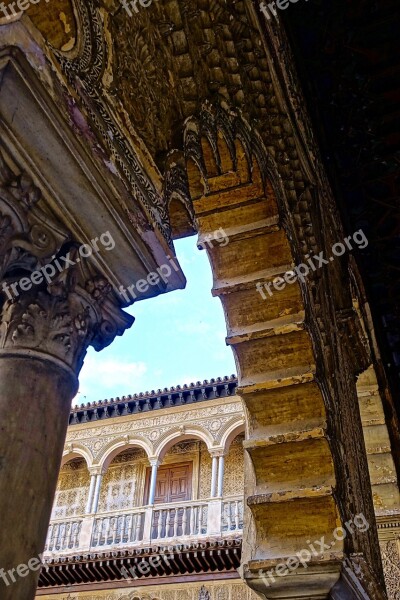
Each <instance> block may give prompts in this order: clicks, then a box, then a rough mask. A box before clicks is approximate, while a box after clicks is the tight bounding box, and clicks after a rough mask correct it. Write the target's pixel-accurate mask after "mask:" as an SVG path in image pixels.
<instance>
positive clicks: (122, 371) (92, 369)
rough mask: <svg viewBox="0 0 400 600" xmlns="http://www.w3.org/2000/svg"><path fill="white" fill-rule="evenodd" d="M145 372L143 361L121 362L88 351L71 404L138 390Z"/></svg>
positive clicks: (145, 366)
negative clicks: (76, 392)
mask: <svg viewBox="0 0 400 600" xmlns="http://www.w3.org/2000/svg"><path fill="white" fill-rule="evenodd" d="M146 373H147V365H146V364H145V363H144V362H123V361H122V360H118V359H113V358H102V357H101V355H100V354H97V355H95V356H94V355H92V354H90V353H89V355H88V356H87V357H86V360H85V363H84V365H83V368H82V371H81V374H80V377H79V381H80V386H79V392H78V394H77V395H76V396H75V398H74V401H73V404H76V403H78V404H81V403H85V402H93V401H94V400H102V399H104V398H109V397H115V396H118V395H119V396H121V395H124V394H125V395H126V394H131V393H133V392H137V391H138V390H139V391H140V390H141V388H142V383H141V382H142V380H143V377H144V375H145V374H146Z"/></svg>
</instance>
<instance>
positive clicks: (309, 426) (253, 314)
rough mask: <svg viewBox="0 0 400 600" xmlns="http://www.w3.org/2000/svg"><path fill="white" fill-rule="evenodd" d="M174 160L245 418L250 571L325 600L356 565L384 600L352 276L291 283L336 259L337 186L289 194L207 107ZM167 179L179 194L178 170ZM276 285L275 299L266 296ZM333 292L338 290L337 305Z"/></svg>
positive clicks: (257, 584)
mask: <svg viewBox="0 0 400 600" xmlns="http://www.w3.org/2000/svg"><path fill="white" fill-rule="evenodd" d="M177 156H178V153H177V152H174V163H173V164H174V168H175V169H176V168H177V165H179V164H180V166H181V172H180V176H179V178H178V180H179V185H180V189H182V179H183V175H182V173H186V182H187V188H188V190H189V195H190V199H191V201H192V202H193V208H194V212H195V216H196V223H197V227H198V231H199V241H198V245H199V247H205V248H206V250H207V254H208V256H209V260H210V263H211V267H212V272H213V278H214V286H213V294H214V295H215V296H218V297H219V298H220V299H221V302H222V305H223V307H224V312H225V316H226V321H227V329H228V338H227V342H228V343H229V345H231V347H232V349H233V352H234V354H235V359H236V362H237V365H238V371H239V372H238V375H239V385H240V393H241V396H242V398H243V400H244V403H245V406H246V409H247V414H248V423H247V440H246V442H245V448H246V450H247V462H248V466H249V468H248V469H245V473H246V484H245V497H246V498H247V506H248V508H247V518H246V519H245V527H246V532H245V535H244V539H245V540H247V539H250V540H252V541H251V544H248V543H247V542H246V541H245V543H244V560H243V567H242V574H243V576H244V577H245V579H246V581H247V582H248V583H249V585H250V586H251V587H253V589H255V590H256V591H258V592H261V593H264V594H266V597H268V590H271V591H273V593H274V594H278V596H279V597H282V598H284V597H290V594H291V593H292V591H293V590H296V597H299V598H309V597H310V595H311V594H317V595H319V597H325V596H326V595H328V594H329V592H330V590H331V589H332V588H333V587H334V586H335V589H338V590H342V591H343V589H352V588H353V584H352V583H351V580H352V578H353V575H354V573H355V572H356V571H360V570H361V571H362V572H363V573H364V575H363V577H365V578H366V579H367V580H368V581H369V584H368V585H369V586H372V588H371V587H370V589H374V594H375V595H376V597H377V598H378V597H382V598H383V597H384V595H382V596H381V591H380V590H383V586H382V578H381V573H382V571H381V559H380V555H379V547H378V542H377V532H376V527H375V518H374V512H373V506H372V499H371V492H370V484H369V479H368V467H367V458H366V452H365V447H364V442H363V436H362V424H361V419H360V415H359V411H358V404H357V393H356V375H357V374H358V373H359V372H361V371H362V370H363V369H364V368H366V366H367V365H368V364H369V356H368V353H367V351H366V348H365V343H364V340H363V333H362V329H361V326H360V323H359V321H358V318H357V314H356V313H355V311H354V310H353V308H352V298H351V293H350V284H349V285H348V288H343V286H342V287H340V286H337V285H336V284H334V282H337V281H338V280H339V279H340V280H342V281H343V280H345V278H344V273H346V272H347V268H348V267H347V264H346V261H345V260H343V261H337V263H336V264H334V263H332V264H330V265H328V266H327V267H326V269H325V270H324V271H322V270H321V271H320V272H316V270H311V269H309V271H310V274H309V276H308V277H307V278H305V277H304V278H302V279H300V281H299V280H298V279H297V281H294V278H293V277H292V278H291V280H290V279H289V281H288V282H287V283H285V281H286V280H284V279H283V277H284V276H285V274H286V273H288V272H290V271H291V270H292V269H293V268H294V265H295V264H298V263H300V262H304V263H305V264H307V259H308V258H310V257H313V256H318V255H320V253H321V252H324V256H329V250H330V247H331V246H332V245H333V244H334V243H336V242H337V241H340V239H343V232H342V230H341V226H340V221H339V220H338V219H337V216H336V215H335V213H334V210H333V208H332V202H331V201H330V200H329V198H330V191H329V188H327V186H326V182H324V183H325V187H323V188H322V189H320V190H318V192H317V190H316V187H315V183H311V182H310V183H309V185H308V186H306V187H305V188H304V191H303V193H302V194H299V195H298V196H297V195H293V194H291V193H289V191H288V189H287V183H288V182H287V181H284V180H283V179H282V177H281V172H282V169H281V167H278V165H277V163H276V161H275V160H274V159H273V158H272V157H271V155H269V154H268V152H267V151H266V150H265V147H264V144H263V142H262V139H261V137H260V136H259V135H258V133H257V131H255V130H254V129H252V128H251V127H250V126H249V125H248V124H247V123H246V122H245V121H244V120H243V118H242V117H241V116H240V115H239V114H238V113H236V112H235V111H230V112H226V111H224V110H222V109H219V108H215V107H212V106H211V105H209V104H206V105H205V106H204V107H203V109H202V111H201V113H200V114H199V115H198V116H197V117H194V118H192V119H189V120H188V121H187V122H186V126H185V132H184V148H183V151H182V153H181V155H180V158H177ZM183 165H184V167H185V168H184V167H183ZM166 180H168V182H169V186H172V190H173V177H171V174H170V173H168V174H167V176H166ZM169 191H170V193H171V190H169ZM324 202H325V203H326V204H325V205H324ZM221 227H222V228H223V230H224V233H225V235H226V236H227V237H228V238H229V244H228V245H227V246H224V247H222V246H220V245H219V243H218V239H217V237H216V236H215V235H213V233H214V234H215V232H217V231H218V230H220V228H221ZM321 230H323V231H324V232H325V236H324V237H323V236H321V235H320V232H321ZM239 257H240V260H238V258H239ZM277 277H281V280H280V284H282V282H283V283H284V285H283V286H282V285H281V288H280V290H281V291H278V290H276V291H274V293H273V294H270V295H268V294H267V293H266V292H265V294H261V293H259V292H260V289H261V291H262V290H263V287H262V286H263V285H264V283H267V284H268V283H271V282H272V281H273V280H275V279H276V278H277ZM269 289H271V288H269ZM328 289H337V290H340V289H341V290H342V291H341V293H340V294H339V295H338V294H336V296H335V295H334V294H327V293H326V292H327V290H328ZM334 348H335V351H333V349H334ZM343 453H345V455H346V461H344V460H343ZM349 465H350V466H349ZM360 490H363V493H362V494H360ZM361 513H362V514H363V515H364V516H365V517H366V518H367V519H368V523H369V524H370V527H369V529H368V532H367V533H366V532H363V533H362V532H359V531H354V532H353V534H352V535H351V536H348V537H347V538H346V539H345V541H344V543H343V542H342V541H337V540H335V539H334V538H333V534H334V531H335V530H336V528H337V527H338V526H341V525H343V526H344V524H345V523H346V522H348V521H349V520H351V519H353V518H354V516H355V515H356V514H361ZM311 515H312V517H311ZM322 536H324V538H325V540H326V541H327V540H329V542H328V541H327V544H329V545H330V551H329V553H328V554H327V553H326V551H325V552H320V553H315V552H314V556H313V557H311V558H310V561H309V563H308V564H307V568H306V569H303V568H301V569H293V572H289V570H288V569H286V573H285V575H286V577H280V576H277V575H276V573H275V577H274V576H273V574H274V569H276V568H277V567H278V566H279V565H280V563H282V562H284V561H286V560H287V559H288V558H289V557H291V556H293V555H295V554H296V553H301V552H302V550H303V549H304V548H308V546H309V544H310V542H311V541H313V540H319V539H320V538H321V537H322ZM364 536H365V537H364ZM343 558H345V560H344V561H343ZM268 573H270V574H271V576H270V575H268ZM352 574H353V575H352ZM339 593H342V592H339ZM343 593H344V592H343ZM348 593H350V592H348ZM351 593H354V592H353V591H352V592H351ZM382 594H383V592H382Z"/></svg>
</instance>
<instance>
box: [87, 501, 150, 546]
mask: <svg viewBox="0 0 400 600" xmlns="http://www.w3.org/2000/svg"><path fill="white" fill-rule="evenodd" d="M144 515H145V510H144V509H137V510H133V511H128V512H124V513H118V514H114V515H107V516H105V517H98V518H96V519H95V520H94V526H93V534H92V540H91V547H92V548H98V547H100V546H119V545H123V546H131V545H132V544H135V543H136V542H139V541H141V540H142V538H143V525H144Z"/></svg>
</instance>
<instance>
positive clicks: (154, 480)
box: [148, 460, 160, 506]
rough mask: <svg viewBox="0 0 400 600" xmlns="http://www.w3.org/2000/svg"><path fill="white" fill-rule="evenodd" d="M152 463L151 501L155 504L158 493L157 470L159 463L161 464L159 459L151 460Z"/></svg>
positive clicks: (150, 502)
mask: <svg viewBox="0 0 400 600" xmlns="http://www.w3.org/2000/svg"><path fill="white" fill-rule="evenodd" d="M150 463H151V478H150V491H149V502H148V504H149V505H150V506H153V504H154V498H155V495H156V483H157V472H158V465H159V464H160V463H159V462H158V460H154V461H150Z"/></svg>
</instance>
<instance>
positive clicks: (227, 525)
mask: <svg viewBox="0 0 400 600" xmlns="http://www.w3.org/2000/svg"><path fill="white" fill-rule="evenodd" d="M242 530H243V498H241V497H234V498H217V499H216V498H212V499H210V500H209V501H198V500H193V501H185V502H173V503H169V504H156V505H154V506H142V507H138V508H132V509H130V510H125V511H113V512H107V513H103V514H92V515H85V516H82V517H81V518H77V517H74V518H71V519H55V520H52V521H51V523H50V526H49V530H48V535H47V540H46V546H45V557H46V558H47V557H50V556H54V555H58V554H69V553H73V552H75V551H79V552H90V551H93V550H99V549H109V550H111V549H113V548H118V549H119V548H131V547H132V546H137V547H139V546H143V545H146V544H149V543H152V542H157V541H161V540H162V541H163V542H166V541H168V542H171V543H173V542H176V541H177V540H181V539H185V540H197V539H199V538H203V539H206V538H208V537H210V536H219V537H221V536H229V535H232V534H235V535H236V536H237V534H238V533H239V534H240V533H241V532H242Z"/></svg>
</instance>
